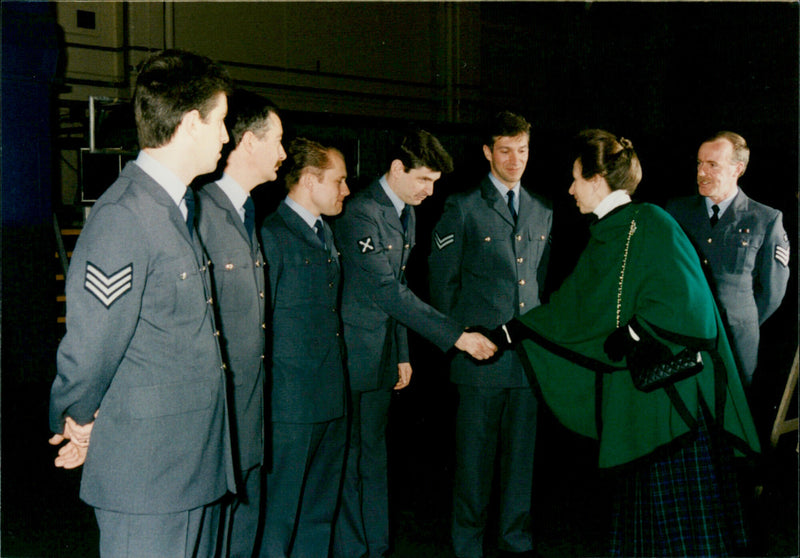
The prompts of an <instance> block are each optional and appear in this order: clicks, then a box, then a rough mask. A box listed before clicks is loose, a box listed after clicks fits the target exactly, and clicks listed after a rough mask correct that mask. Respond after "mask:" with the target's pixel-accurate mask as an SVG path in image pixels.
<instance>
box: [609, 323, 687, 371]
mask: <svg viewBox="0 0 800 558" xmlns="http://www.w3.org/2000/svg"><path fill="white" fill-rule="evenodd" d="M603 350H604V351H605V352H606V354H607V355H608V358H610V359H611V360H613V361H619V360H622V359H623V358H626V359H627V364H628V366H629V367H639V368H647V367H648V366H649V365H651V364H656V363H659V362H664V361H666V360H669V359H670V358H671V357H672V353H671V352H670V350H669V347H667V346H666V345H664V344H663V343H662V342H661V341H659V340H658V339H656V338H655V337H653V336H652V335H651V334H650V333H649V332H648V331H647V330H646V329H645V328H644V327H642V326H641V324H639V322H638V321H637V320H636V318H635V317H634V318H633V319H631V321H630V322H628V323H627V324H625V325H624V326H621V327H618V328H617V329H615V330H614V331H613V332H612V333H611V335H609V336H608V337H607V338H606V341H605V343H603Z"/></svg>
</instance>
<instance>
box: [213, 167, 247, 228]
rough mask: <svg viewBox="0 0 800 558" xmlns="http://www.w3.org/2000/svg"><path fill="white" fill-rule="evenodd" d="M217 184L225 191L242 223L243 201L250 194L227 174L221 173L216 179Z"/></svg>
mask: <svg viewBox="0 0 800 558" xmlns="http://www.w3.org/2000/svg"><path fill="white" fill-rule="evenodd" d="M217 186H219V188H220V190H222V191H223V192H225V195H226V196H228V199H229V200H231V203H232V204H233V207H234V208H235V209H236V211H237V212H238V213H239V218H240V219H241V220H242V223H244V202H246V201H247V198H249V197H250V194H248V193H247V192H245V191H244V188H242V187H241V185H240V184H239V183H238V182H236V181H235V180H234V179H233V177H231V175H229V174H225V173H222V178H220V179H219V180H217Z"/></svg>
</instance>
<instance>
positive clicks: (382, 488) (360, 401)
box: [334, 389, 392, 558]
mask: <svg viewBox="0 0 800 558" xmlns="http://www.w3.org/2000/svg"><path fill="white" fill-rule="evenodd" d="M351 401H352V412H351V417H350V419H351V422H350V445H349V449H348V454H347V465H346V466H345V474H344V486H343V489H342V505H341V509H340V510H339V517H338V519H337V521H336V534H335V537H334V556H335V557H337V558H366V557H369V558H377V557H380V556H383V555H384V554H385V553H386V552H387V551H388V550H389V475H388V464H387V453H386V452H387V448H386V427H387V424H388V420H389V405H390V404H391V401H392V391H391V390H388V389H377V390H373V391H364V392H360V391H353V392H351Z"/></svg>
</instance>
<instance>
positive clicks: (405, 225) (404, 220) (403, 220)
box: [400, 204, 409, 232]
mask: <svg viewBox="0 0 800 558" xmlns="http://www.w3.org/2000/svg"><path fill="white" fill-rule="evenodd" d="M408 214H409V210H408V204H406V205H404V206H403V211H401V212H400V222H401V223H402V224H403V232H406V231H407V230H408Z"/></svg>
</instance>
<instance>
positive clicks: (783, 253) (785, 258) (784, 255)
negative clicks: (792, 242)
mask: <svg viewBox="0 0 800 558" xmlns="http://www.w3.org/2000/svg"><path fill="white" fill-rule="evenodd" d="M775 259H776V260H778V261H779V262H781V263H782V264H783V267H789V247H788V246H785V247H784V246H776V247H775Z"/></svg>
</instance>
